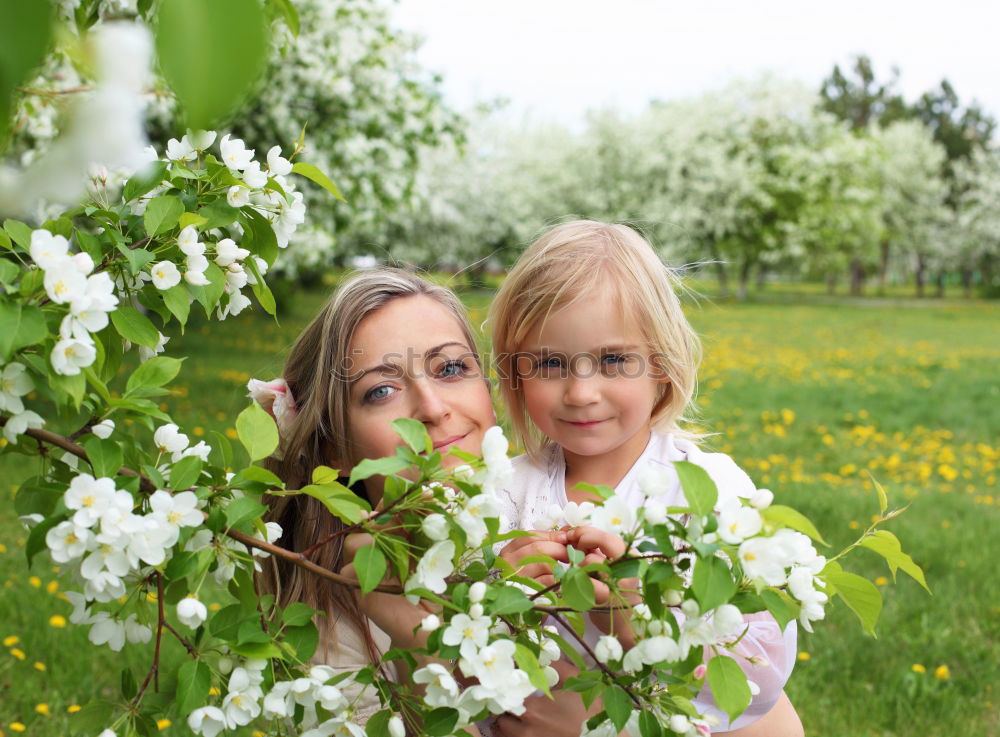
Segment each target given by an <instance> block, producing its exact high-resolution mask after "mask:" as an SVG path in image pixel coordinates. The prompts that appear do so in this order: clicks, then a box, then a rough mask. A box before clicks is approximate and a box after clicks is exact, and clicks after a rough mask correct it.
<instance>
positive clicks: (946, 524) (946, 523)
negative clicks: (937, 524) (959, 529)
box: [941, 519, 951, 530]
mask: <svg viewBox="0 0 1000 737" xmlns="http://www.w3.org/2000/svg"><path fill="white" fill-rule="evenodd" d="M941 527H942V528H943V529H945V530H947V529H948V528H949V527H951V520H948V519H943V520H941Z"/></svg>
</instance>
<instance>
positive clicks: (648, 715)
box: [639, 709, 663, 737]
mask: <svg viewBox="0 0 1000 737" xmlns="http://www.w3.org/2000/svg"><path fill="white" fill-rule="evenodd" d="M639 735H640V737H662V735H663V727H661V726H660V721H659V720H658V719H657V718H656V715H655V714H654V713H653V712H651V711H649V710H648V709H643V710H642V711H640V712H639Z"/></svg>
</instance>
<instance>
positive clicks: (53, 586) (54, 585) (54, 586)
mask: <svg viewBox="0 0 1000 737" xmlns="http://www.w3.org/2000/svg"><path fill="white" fill-rule="evenodd" d="M45 590H46V591H48V592H49V593H50V594H54V593H55V592H57V591H58V590H59V582H58V581H49V582H48V583H47V584H45Z"/></svg>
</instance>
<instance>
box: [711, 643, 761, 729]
mask: <svg viewBox="0 0 1000 737" xmlns="http://www.w3.org/2000/svg"><path fill="white" fill-rule="evenodd" d="M708 685H709V686H710V687H711V689H712V696H713V697H714V698H715V703H716V704H717V705H718V707H719V708H720V709H722V710H723V711H724V712H726V714H728V715H729V719H730V721H731V720H733V719H736V717H738V716H739V715H740V714H742V713H743V712H744V710H745V709H746V708H747V707H748V706H749V705H750V696H751V694H750V686H749V684H748V683H747V677H746V674H745V673H744V672H743V671H742V670H740V666H739V665H738V664H737V662H736V661H735V660H733V659H732V658H730V657H728V656H726V655H716V656H715V657H714V658H712V659H711V660H709V661H708Z"/></svg>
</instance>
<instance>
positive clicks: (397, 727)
mask: <svg viewBox="0 0 1000 737" xmlns="http://www.w3.org/2000/svg"><path fill="white" fill-rule="evenodd" d="M389 735H390V737H406V727H405V726H403V720H402V719H400V718H399V717H398V716H396V715H395V714H393V715H392V718H390V719H389Z"/></svg>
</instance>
